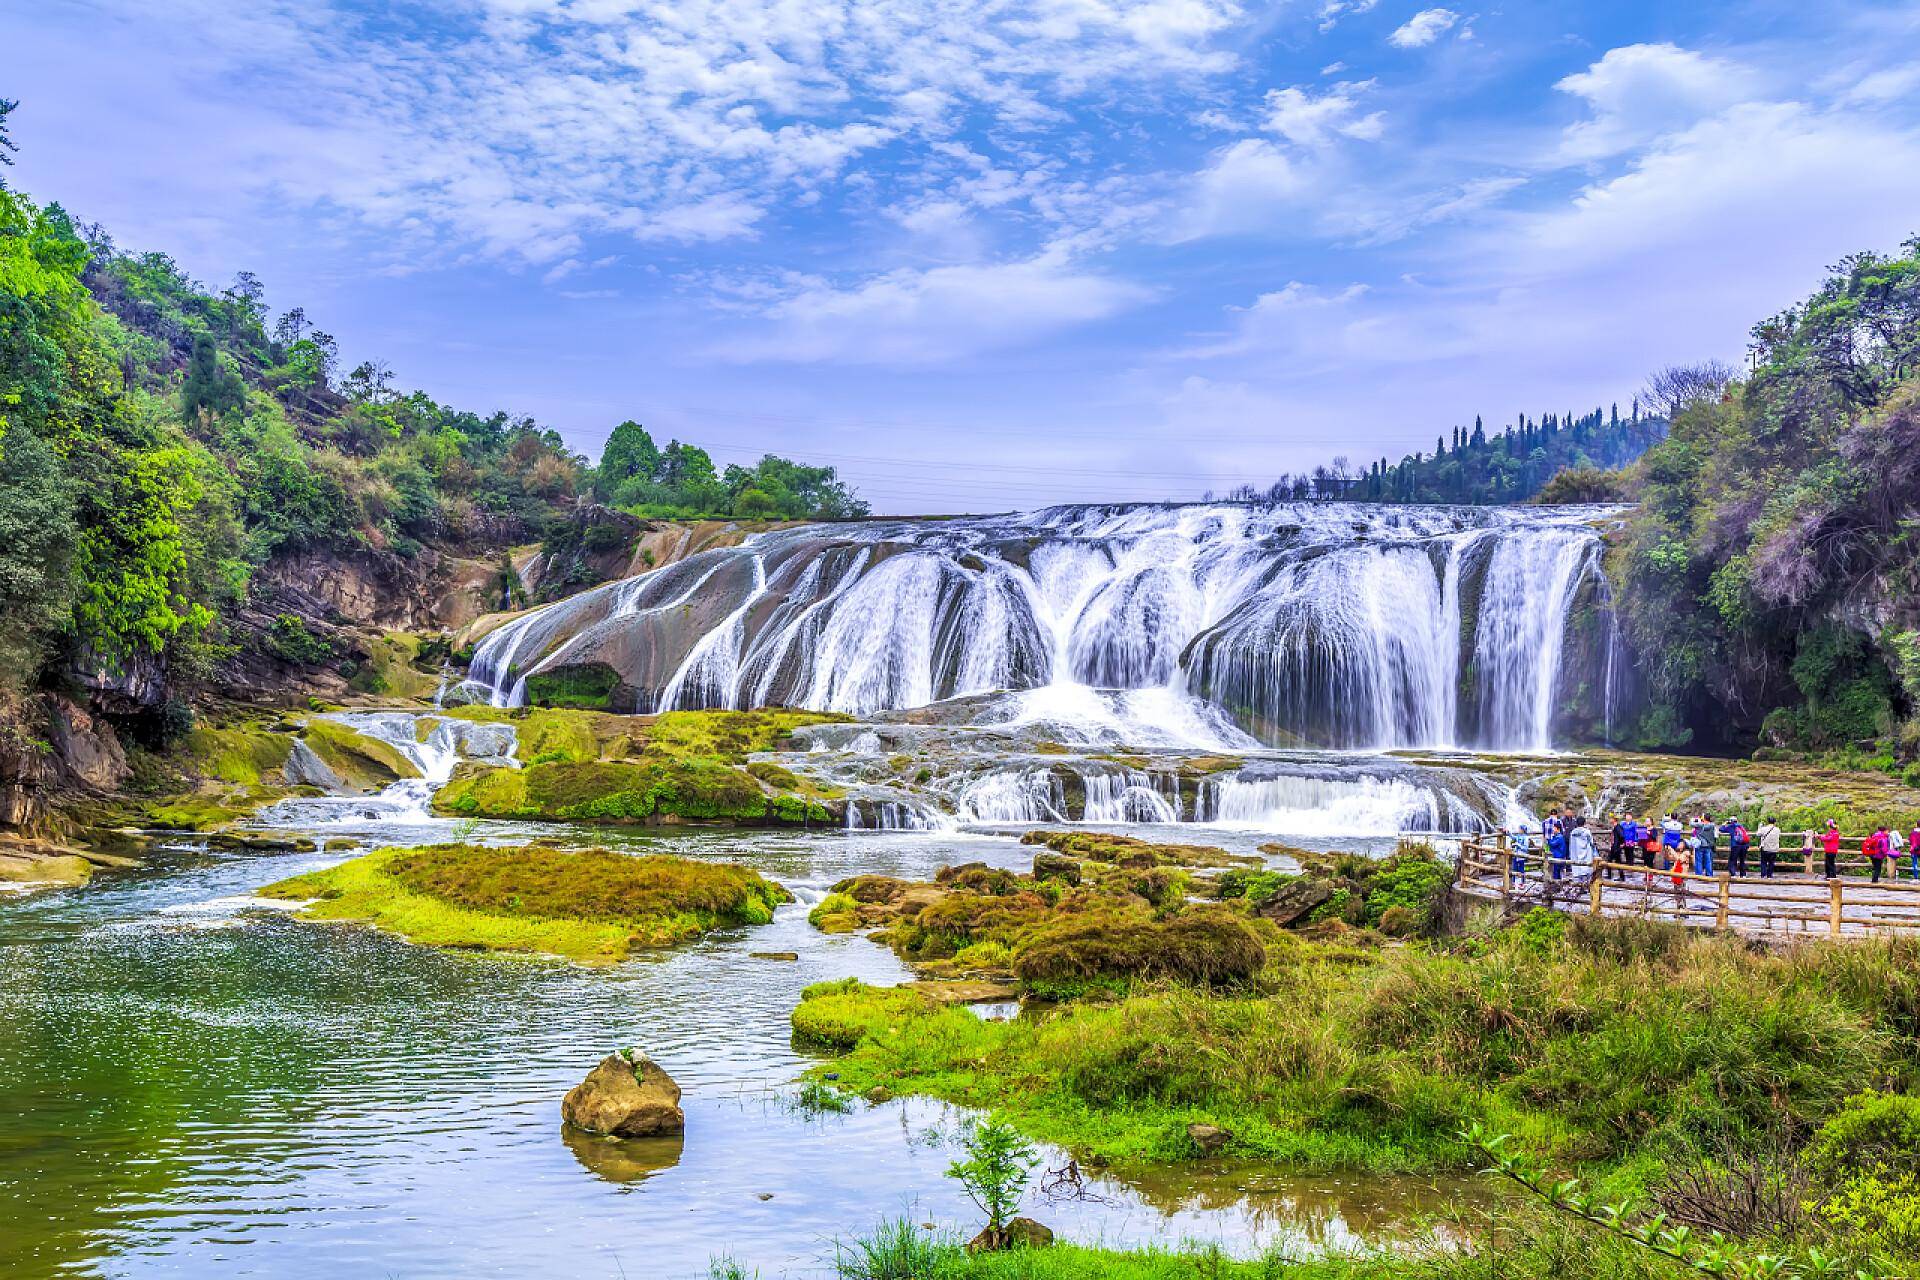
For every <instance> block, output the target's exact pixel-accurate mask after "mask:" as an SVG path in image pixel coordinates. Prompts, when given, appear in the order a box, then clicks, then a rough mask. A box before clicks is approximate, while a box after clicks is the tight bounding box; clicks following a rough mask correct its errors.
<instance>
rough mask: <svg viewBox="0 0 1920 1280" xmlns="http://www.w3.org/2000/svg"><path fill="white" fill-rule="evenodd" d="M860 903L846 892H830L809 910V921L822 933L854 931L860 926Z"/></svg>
mask: <svg viewBox="0 0 1920 1280" xmlns="http://www.w3.org/2000/svg"><path fill="white" fill-rule="evenodd" d="M859 905H860V904H859V903H858V902H856V901H854V899H853V898H852V897H850V896H849V895H847V894H844V893H830V894H828V895H827V896H826V897H824V898H822V899H821V900H820V903H819V905H818V906H816V907H814V909H813V910H811V911H809V912H807V923H808V924H810V925H812V926H813V927H814V928H816V929H818V930H819V931H820V932H822V933H852V932H853V931H854V930H856V929H858V928H859V927H860V914H859Z"/></svg>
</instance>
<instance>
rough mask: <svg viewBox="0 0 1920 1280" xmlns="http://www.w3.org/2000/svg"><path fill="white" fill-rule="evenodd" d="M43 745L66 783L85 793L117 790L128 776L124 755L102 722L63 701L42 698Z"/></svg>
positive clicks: (125, 754)
mask: <svg viewBox="0 0 1920 1280" xmlns="http://www.w3.org/2000/svg"><path fill="white" fill-rule="evenodd" d="M46 702H47V708H48V715H47V746H48V748H49V750H50V751H51V752H52V755H53V758H54V761H55V762H56V763H57V764H58V765H59V767H60V770H61V772H62V773H63V774H65V775H66V778H67V780H68V781H70V782H72V783H74V784H76V785H78V786H81V787H85V788H86V789H88V790H89V791H99V792H108V791H114V790H117V789H118V788H119V787H120V786H121V784H123V783H124V782H126V780H127V779H128V777H130V776H131V772H132V771H131V770H130V769H129V768H128V766H127V753H126V752H125V751H124V750H122V749H121V746H120V740H119V739H118V738H117V737H115V736H114V732H113V729H112V728H111V727H110V726H109V725H108V724H107V722H106V721H104V720H101V719H97V718H95V717H94V716H90V715H88V714H87V712H86V710H85V709H84V708H82V707H80V706H79V705H77V704H75V703H73V702H70V701H68V700H67V699H66V698H61V697H49V698H47V699H46Z"/></svg>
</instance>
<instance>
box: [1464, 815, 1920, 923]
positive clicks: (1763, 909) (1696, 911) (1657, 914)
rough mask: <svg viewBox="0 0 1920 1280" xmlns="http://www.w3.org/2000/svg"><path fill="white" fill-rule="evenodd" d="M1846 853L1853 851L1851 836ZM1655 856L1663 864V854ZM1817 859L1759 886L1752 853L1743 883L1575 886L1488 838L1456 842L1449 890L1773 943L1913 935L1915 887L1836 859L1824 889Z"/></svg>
mask: <svg viewBox="0 0 1920 1280" xmlns="http://www.w3.org/2000/svg"><path fill="white" fill-rule="evenodd" d="M1852 845H1853V847H1854V848H1856V849H1857V848H1859V846H1860V841H1859V839H1858V838H1857V837H1856V838H1855V839H1854V840H1853V841H1852ZM1660 856H1661V857H1662V858H1664V856H1665V851H1664V850H1663V851H1662V853H1661V855H1660ZM1819 856H1820V855H1818V854H1816V855H1814V858H1813V860H1811V861H1810V862H1809V861H1806V860H1803V858H1802V855H1801V853H1800V851H1799V850H1798V849H1796V850H1794V851H1793V852H1792V853H1790V854H1788V853H1783V854H1781V855H1780V862H1779V864H1778V866H1777V867H1776V872H1775V874H1774V875H1773V876H1772V877H1770V878H1767V879H1762V878H1761V877H1760V876H1759V875H1758V874H1757V872H1758V869H1759V865H1760V861H1759V855H1758V854H1757V853H1749V854H1748V855H1747V860H1748V866H1749V868H1750V870H1751V871H1752V872H1754V874H1749V875H1745V876H1735V875H1729V874H1728V873H1726V872H1724V871H1722V872H1719V873H1718V874H1716V875H1710V876H1703V875H1695V874H1694V873H1693V872H1692V871H1679V872H1675V871H1672V870H1666V869H1664V868H1663V869H1659V870H1649V869H1648V868H1647V866H1646V865H1645V864H1644V863H1641V862H1632V863H1616V862H1606V861H1596V862H1595V863H1594V864H1593V874H1592V875H1591V876H1587V877H1575V876H1574V875H1573V874H1572V870H1573V868H1572V866H1571V864H1561V867H1560V869H1561V870H1563V871H1564V873H1565V874H1563V876H1562V877H1561V878H1558V879H1555V878H1552V877H1550V876H1547V875H1544V874H1543V872H1544V870H1545V866H1544V859H1543V856H1542V855H1541V854H1540V853H1538V852H1533V853H1528V854H1526V855H1524V856H1523V857H1522V858H1521V859H1519V861H1520V862H1521V863H1522V865H1521V867H1520V868H1519V869H1516V868H1515V865H1514V864H1515V862H1516V858H1515V857H1514V855H1513V854H1512V852H1511V850H1510V849H1509V848H1508V846H1507V843H1506V839H1505V837H1494V838H1484V839H1477V840H1463V841H1461V843H1460V860H1459V864H1458V866H1457V867H1456V869H1455V879H1454V886H1455V887H1456V888H1457V889H1459V890H1460V891H1461V892H1462V893H1465V894H1468V895H1469V896H1472V897H1476V898H1484V899H1487V900H1489V901H1493V902H1500V903H1504V904H1506V905H1508V906H1511V907H1518V908H1524V907H1527V906H1529V905H1535V906H1545V907H1550V908H1552V909H1554V910H1557V911H1569V912H1583V913H1587V914H1592V915H1606V916H1639V917H1642V918H1644V919H1649V920H1664V921H1668V922H1670V923H1674V924H1684V925H1691V926H1694V927H1697V928H1707V929H1720V930H1732V931H1734V932H1737V933H1746V934H1753V935H1756V936H1762V937H1768V938H1777V939H1786V938H1839V937H1860V936H1864V935H1867V934H1876V933H1889V932H1893V933H1897V932H1902V931H1908V930H1914V931H1920V882H1916V881H1914V880H1911V879H1906V880H1890V879H1889V878H1888V877H1887V876H1886V875H1884V874H1883V875H1882V876H1881V879H1880V883H1879V884H1870V883H1869V882H1868V878H1867V876H1866V875H1865V868H1866V865H1867V862H1866V859H1865V858H1862V857H1859V856H1857V855H1856V856H1849V857H1844V858H1842V859H1840V862H1839V870H1840V871H1841V873H1842V874H1840V875H1838V876H1836V877H1834V878H1833V879H1831V880H1829V879H1827V878H1826V877H1825V876H1822V875H1819V874H1817V872H1816V870H1815V869H1816V868H1817V867H1818V866H1819ZM1725 857H1726V850H1724V849H1722V850H1721V851H1720V854H1719V859H1720V860H1721V861H1722V862H1724V860H1725ZM1888 863H1889V869H1890V870H1892V869H1895V867H1894V865H1893V864H1896V863H1897V869H1898V870H1901V871H1904V870H1906V869H1907V867H1908V865H1909V864H1908V862H1907V858H1906V855H1905V854H1902V855H1901V856H1900V857H1899V858H1898V859H1888ZM1622 873H1624V875H1623V874H1622Z"/></svg>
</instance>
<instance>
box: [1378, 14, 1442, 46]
mask: <svg viewBox="0 0 1920 1280" xmlns="http://www.w3.org/2000/svg"><path fill="white" fill-rule="evenodd" d="M1458 21H1460V15H1459V14H1457V13H1455V12H1454V11H1453V10H1451V9H1422V10H1421V11H1420V12H1418V13H1416V14H1414V15H1413V16H1412V17H1411V18H1408V19H1407V20H1406V22H1404V23H1402V24H1401V25H1400V26H1399V27H1397V28H1395V29H1394V32H1393V34H1392V35H1390V36H1388V37H1387V43H1388V44H1390V45H1393V46H1394V47H1395V48H1399V49H1420V48H1424V47H1425V46H1427V45H1430V44H1432V43H1433V42H1434V41H1435V40H1438V39H1439V38H1440V37H1441V36H1443V35H1445V34H1446V33H1447V32H1448V31H1449V30H1451V29H1452V27H1453V24H1454V23H1456V22H1458Z"/></svg>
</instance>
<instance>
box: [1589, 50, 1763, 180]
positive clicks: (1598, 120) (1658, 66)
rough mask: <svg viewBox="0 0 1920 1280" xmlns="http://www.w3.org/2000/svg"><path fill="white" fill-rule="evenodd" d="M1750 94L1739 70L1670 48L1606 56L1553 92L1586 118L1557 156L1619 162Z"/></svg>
mask: <svg viewBox="0 0 1920 1280" xmlns="http://www.w3.org/2000/svg"><path fill="white" fill-rule="evenodd" d="M1756 87H1757V77H1756V76H1755V75H1754V74H1753V73H1752V72H1751V71H1749V70H1748V69H1747V68H1745V67H1743V66H1741V65H1739V64H1738V63H1735V62H1731V61H1728V60H1726V59H1724V58H1714V57H1709V56H1707V55H1705V54H1701V53H1696V52H1694V51H1693V50H1691V49H1682V48H1680V47H1678V46H1677V45H1671V44H1633V45H1625V46H1622V47H1621V48H1618V49H1609V50H1608V51H1607V53H1606V55H1605V56H1604V57H1602V58H1601V59H1600V60H1599V61H1598V62H1596V63H1594V64H1593V65H1592V66H1590V67H1588V68H1587V69H1586V70H1585V71H1580V72H1575V73H1574V74H1573V75H1570V76H1567V77H1566V78H1565V79H1563V80H1561V81H1560V82H1559V83H1558V84H1556V85H1555V86H1554V88H1556V89H1558V90H1560V91H1561V92H1562V93H1569V94H1572V95H1574V96H1575V97H1577V98H1580V99H1582V100H1584V101H1585V102H1586V104H1587V106H1588V108H1589V109H1590V110H1591V112H1592V115H1591V117H1590V118H1589V119H1586V120H1582V121H1579V122H1578V123H1576V124H1574V125H1572V126H1570V127H1569V128H1568V129H1567V131H1566V134H1565V136H1564V138H1563V139H1562V142H1561V152H1562V154H1563V155H1564V156H1566V157H1567V158H1568V159H1573V160H1591V159H1599V158H1602V157H1605V156H1611V155H1618V154H1619V153H1621V152H1623V151H1627V150H1630V149H1632V148H1634V147H1638V146H1641V145H1643V144H1645V143H1647V142H1650V141H1652V140H1653V139H1655V138H1657V137H1659V136H1660V135H1662V134H1664V133H1668V132H1671V131H1672V130H1674V129H1677V128H1684V127H1685V126H1687V125H1690V124H1692V123H1693V122H1695V121H1696V120H1699V119H1701V118H1703V117H1705V116H1708V115H1711V114H1713V113H1714V112H1716V111H1721V110H1724V109H1725V108H1727V107H1730V106H1732V105H1733V104H1735V103H1737V102H1743V101H1745V100H1747V98H1748V97H1749V96H1750V95H1751V94H1752V93H1753V91H1754V90H1755V89H1756Z"/></svg>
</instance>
